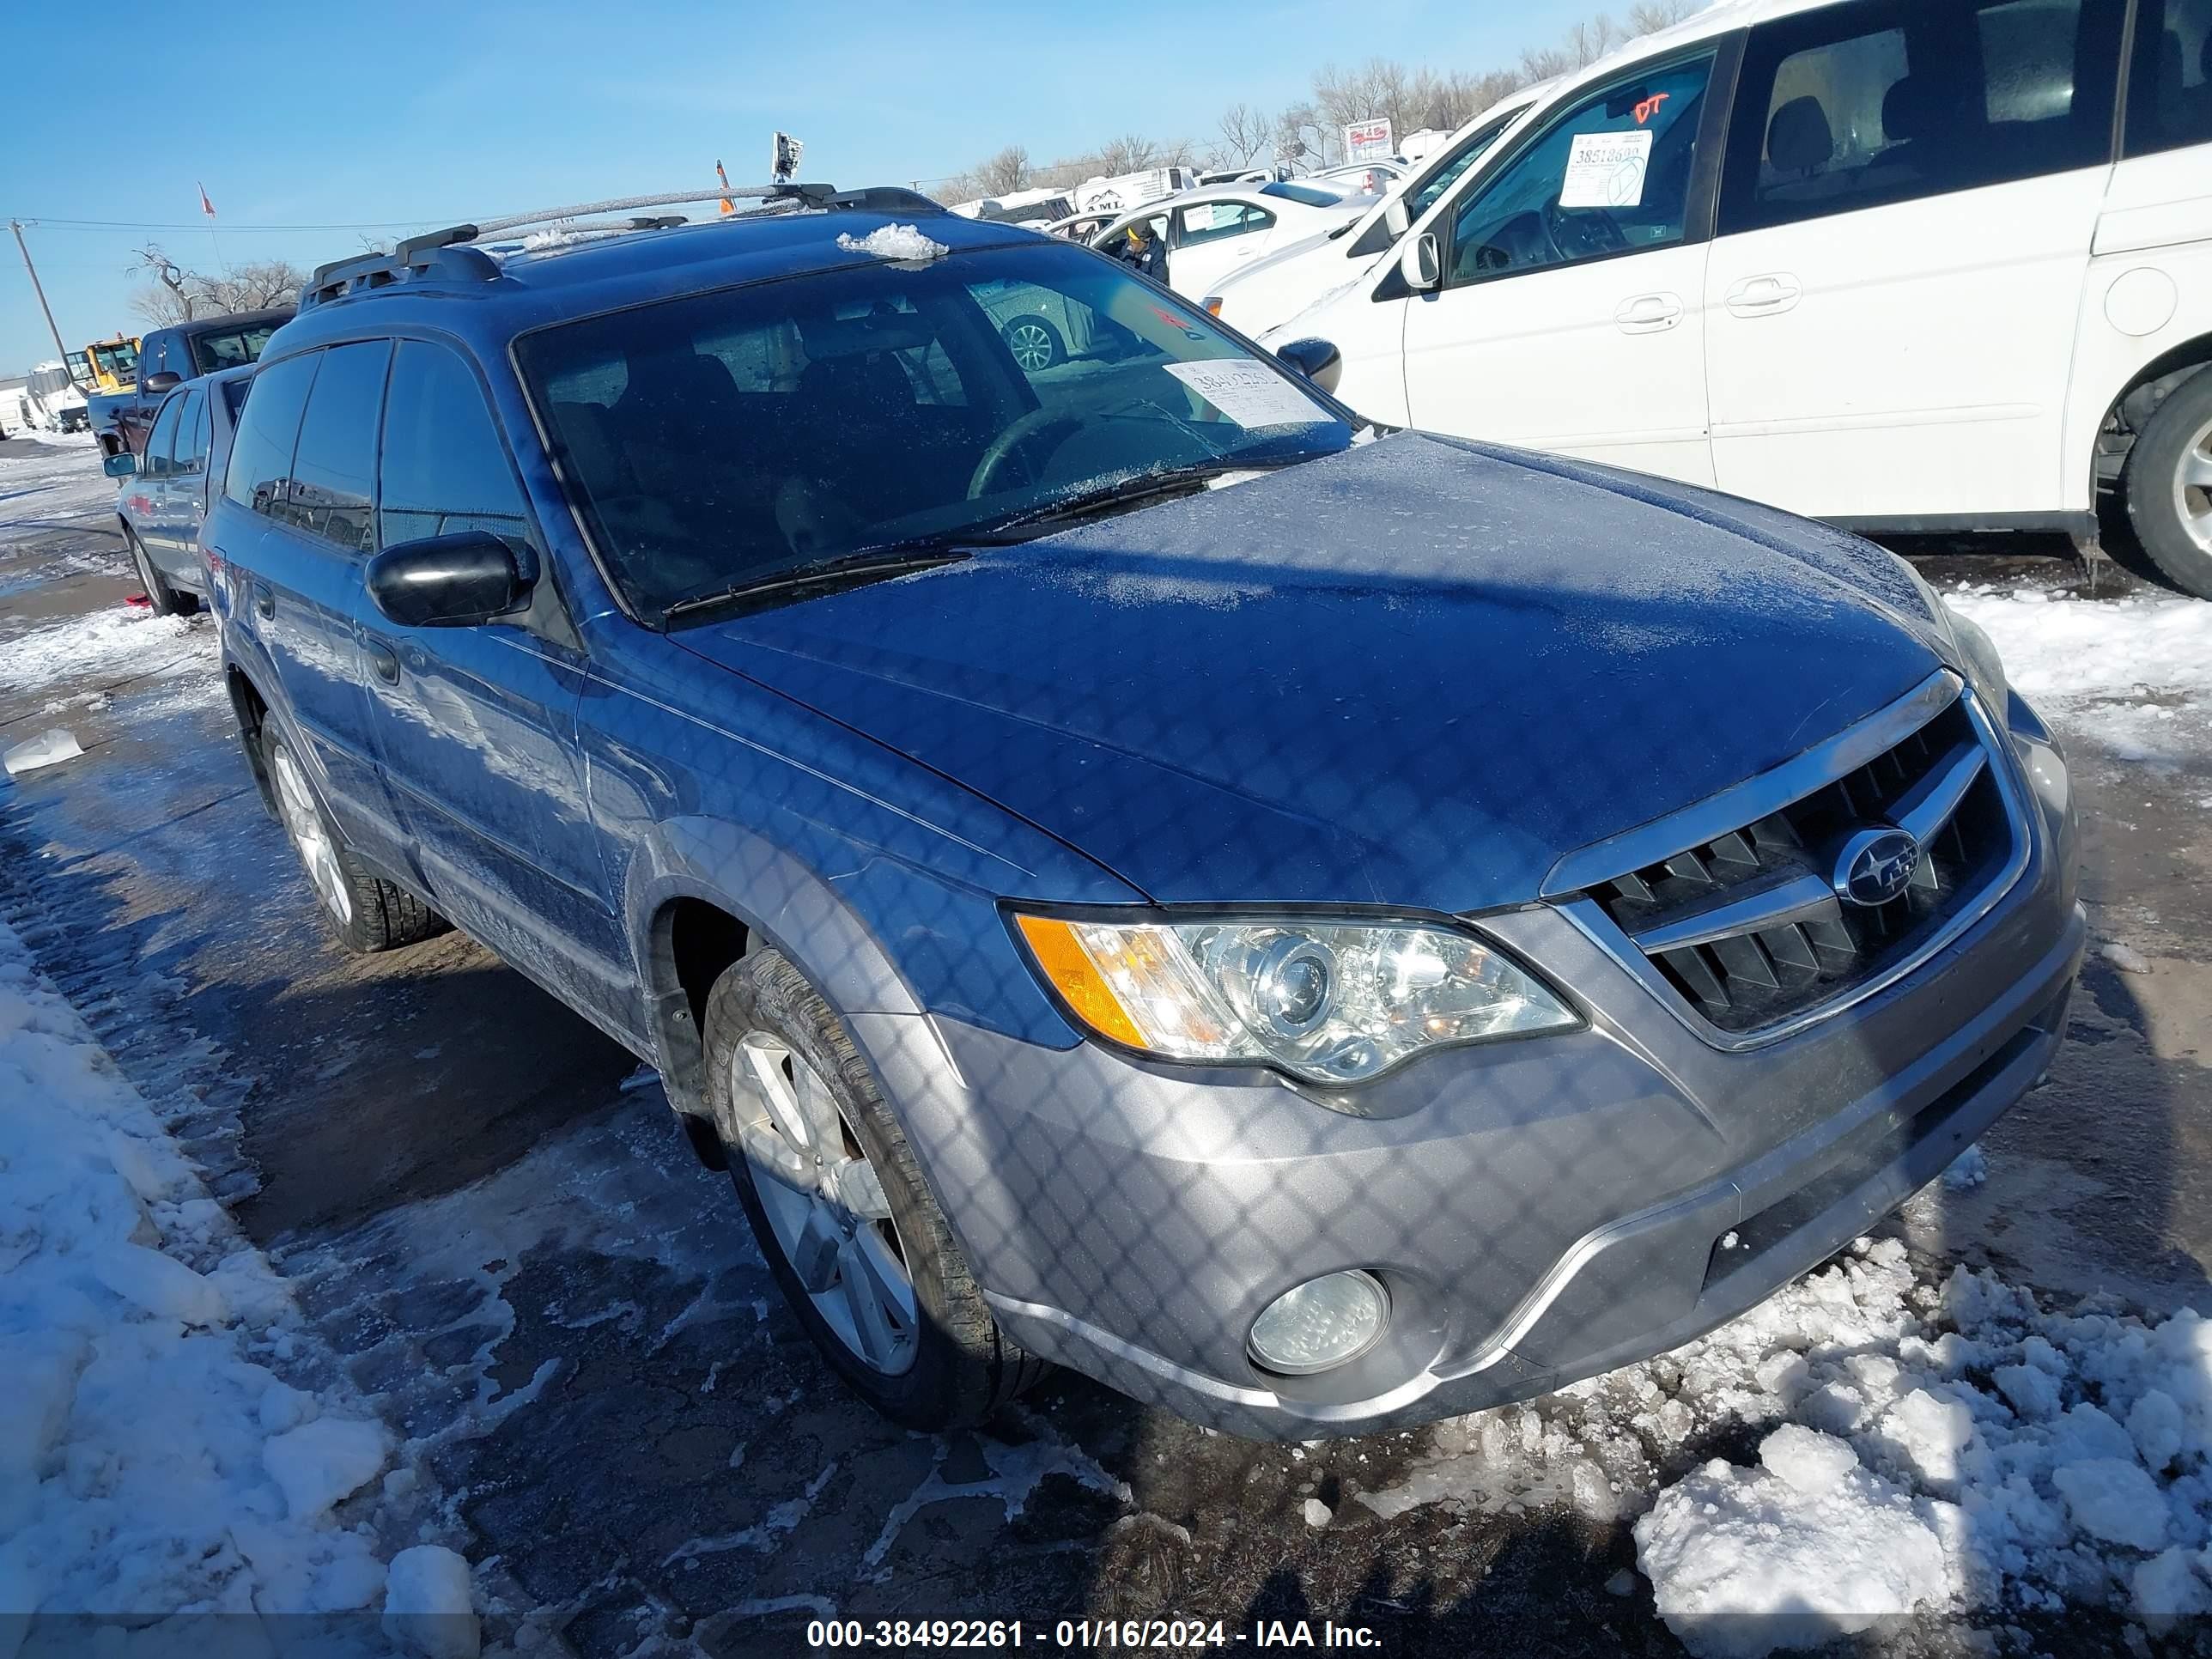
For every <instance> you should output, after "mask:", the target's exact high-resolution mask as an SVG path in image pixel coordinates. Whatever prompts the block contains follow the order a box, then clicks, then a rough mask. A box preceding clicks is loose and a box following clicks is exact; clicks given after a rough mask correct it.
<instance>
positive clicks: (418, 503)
mask: <svg viewBox="0 0 2212 1659" xmlns="http://www.w3.org/2000/svg"><path fill="white" fill-rule="evenodd" d="M253 395H254V398H255V400H256V401H257V402H258V400H259V398H260V396H261V394H260V393H259V392H255V393H254V394H253ZM378 483H379V485H380V495H379V496H378V506H377V520H378V525H379V530H378V539H379V541H380V544H382V545H384V546H386V547H389V546H391V545H392V544H393V543H395V542H411V541H419V540H421V539H422V538H424V537H426V536H451V535H454V534H456V533H458V532H461V531H464V530H488V531H489V532H492V533H493V534H494V535H496V536H505V537H507V538H510V539H512V540H514V541H518V542H519V541H524V540H526V539H528V536H529V523H530V520H529V515H528V513H527V511H526V509H525V507H524V505H523V500H522V487H521V486H520V484H518V483H515V481H514V470H513V467H511V466H510V465H508V464H507V449H506V447H505V446H504V445H502V444H501V442H500V441H499V428H497V427H496V426H495V425H494V424H493V423H492V417H491V410H489V409H488V408H486V407H485V406H484V399H483V392H482V390H480V389H479V388H478V386H477V380H476V376H475V375H474V374H471V372H470V370H469V366H468V365H467V364H466V363H465V362H462V361H461V360H460V359H459V357H457V356H454V355H453V353H452V352H450V351H448V350H447V349H446V348H445V347H443V346H435V345H428V344H426V343H423V342H422V341H420V340H402V341H401V342H400V343H399V349H398V356H396V357H395V358H394V359H393V360H392V390H391V392H390V394H389V395H388V396H387V397H386V399H385V406H384V462H383V470H382V472H381V475H380V477H379V480H378Z"/></svg>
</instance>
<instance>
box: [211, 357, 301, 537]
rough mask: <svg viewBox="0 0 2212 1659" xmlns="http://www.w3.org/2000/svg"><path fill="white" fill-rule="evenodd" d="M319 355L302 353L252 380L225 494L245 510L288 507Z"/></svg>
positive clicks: (262, 370) (260, 371)
mask: <svg viewBox="0 0 2212 1659" xmlns="http://www.w3.org/2000/svg"><path fill="white" fill-rule="evenodd" d="M321 358H322V354H321V353H319V352H313V351H308V352H302V353H301V355H300V356H297V357H287V358H286V359H284V361H283V362H281V363H271V364H270V366H269V367H268V368H260V369H256V370H255V371H254V374H253V396H252V398H250V399H249V400H248V401H247V403H246V414H245V416H244V417H243V418H242V419H240V422H239V423H238V433H237V435H236V436H234V438H233V439H232V440H231V444H230V471H229V472H228V475H227V476H226V477H225V478H224V480H223V486H222V493H223V494H224V495H228V497H230V499H231V500H232V501H236V502H237V503H238V504H239V505H240V507H252V509H253V510H254V511H255V512H256V513H273V512H274V511H275V510H276V508H277V507H279V506H281V505H283V501H284V487H285V485H286V484H287V483H289V481H290V479H291V477H292V451H293V449H294V447H295V446H296V445H297V444H298V442H299V441H300V416H301V411H302V410H305V409H306V408H307V388H308V387H309V386H313V384H314V382H315V368H316V366H317V364H318V363H319V362H321Z"/></svg>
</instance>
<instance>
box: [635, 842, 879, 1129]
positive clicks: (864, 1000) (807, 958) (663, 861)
mask: <svg viewBox="0 0 2212 1659" xmlns="http://www.w3.org/2000/svg"><path fill="white" fill-rule="evenodd" d="M653 842H654V844H653V848H652V850H651V853H650V854H648V855H647V856H643V857H641V858H639V859H638V860H635V861H634V864H633V870H634V872H638V873H637V875H636V878H635V879H634V880H633V882H632V884H631V893H630V896H629V902H628V904H627V906H626V908H627V909H628V910H629V915H631V917H632V918H633V921H632V927H631V931H632V933H633V938H634V942H635V950H636V954H637V960H638V964H639V970H640V973H641V977H642V980H643V986H644V991H645V1005H646V1018H647V1024H648V1027H649V1029H650V1031H651V1035H652V1037H653V1047H654V1052H655V1054H657V1055H658V1057H659V1063H660V1073H661V1080H662V1083H663V1085H664V1087H665V1090H666V1092H667V1095H668V1101H669V1104H670V1105H671V1106H672V1107H674V1108H675V1109H676V1110H677V1111H678V1113H679V1114H681V1115H684V1116H685V1117H687V1118H690V1117H696V1115H698V1114H700V1113H702V1112H703V1111H704V1110H705V1102H706V1077H705V1066H706V1051H705V1042H704V1034H703V1031H702V1020H703V1018H704V1015H705V1012H706V1006H707V997H708V993H709V992H711V991H712V990H713V989H714V981H715V980H716V979H718V978H720V975H722V974H723V972H724V971H726V969H728V968H729V967H730V966H731V964H732V963H736V962H738V961H741V960H743V959H744V957H746V956H748V955H750V954H751V953H752V952H753V951H759V950H763V949H773V950H775V951H780V952H781V953H782V955H783V956H784V957H787V959H788V960H789V961H790V963H792V965H793V967H794V968H796V969H798V970H799V973H801V974H802V975H805V977H806V979H807V981H809V982H810V983H811V984H812V985H813V986H814V987H816V988H817V990H819V991H820V992H821V993H822V994H823V996H825V997H827V998H828V999H829V1004H830V1006H832V1007H833V1008H835V1009H836V1010H837V1011H838V1012H839V1013H840V1014H841V1015H853V1014H873V1013H892V1014H919V1013H920V1012H921V1004H920V1003H919V1001H918V1000H916V998H915V995H914V994H913V992H912V990H911V989H910V988H909V987H908V985H907V983H906V981H905V980H904V978H903V977H902V975H900V974H899V973H898V971H897V970H896V969H895V968H894V967H893V966H892V965H891V961H890V955H889V954H888V952H886V951H884V948H883V947H882V945H880V944H879V943H878V941H877V939H876V938H875V935H874V934H873V933H872V932H871V931H870V929H869V928H868V927H867V925H866V923H865V922H864V921H862V920H861V919H860V916H859V915H857V914H856V913H855V912H854V909H853V908H852V907H851V906H850V905H849V904H848V903H846V902H845V901H844V900H843V899H842V898H841V897H840V896H838V895H837V894H836V891H835V890H834V889H833V887H832V886H831V884H829V882H828V881H826V880H824V879H823V878H822V877H820V876H819V875H817V873H816V872H813V871H811V870H810V869H808V868H807V867H806V866H805V865H803V864H801V863H800V862H799V860H797V859H795V858H793V857H792V856H791V854H788V853H787V852H785V851H784V850H782V849H781V848H776V847H774V846H771V845H770V844H769V842H766V841H765V840H764V839H763V838H762V837H760V836H757V835H755V834H753V833H752V832H750V831H749V830H745V829H739V828H738V827H736V826H734V825H731V824H728V823H713V822H709V821H706V820H697V819H683V820H675V821H671V822H670V823H663V824H661V825H659V827H658V829H657V831H656V834H655V836H654V837H653Z"/></svg>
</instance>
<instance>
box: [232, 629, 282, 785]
mask: <svg viewBox="0 0 2212 1659" xmlns="http://www.w3.org/2000/svg"><path fill="white" fill-rule="evenodd" d="M222 681H223V689H224V690H226V691H228V693H229V694H230V708H231V713H232V714H234V716H236V718H237V721H238V742H239V746H240V748H241V749H243V750H245V751H246V765H247V766H248V767H249V768H251V769H252V773H253V782H254V787H256V788H258V789H259V790H260V792H261V805H262V806H263V808H264V810H265V811H267V812H268V814H269V816H270V817H272V818H273V817H276V785H275V784H274V783H272V782H270V778H269V763H268V761H267V760H266V759H265V758H264V757H263V755H262V752H261V728H262V727H263V726H265V725H266V724H267V723H268V720H269V699H268V698H267V697H266V696H263V695H262V691H261V688H260V687H259V686H258V685H257V684H254V680H253V677H252V675H251V674H249V673H248V672H246V670H245V669H244V668H242V667H240V665H238V664H236V663H234V662H227V663H225V664H224V665H223V670H222Z"/></svg>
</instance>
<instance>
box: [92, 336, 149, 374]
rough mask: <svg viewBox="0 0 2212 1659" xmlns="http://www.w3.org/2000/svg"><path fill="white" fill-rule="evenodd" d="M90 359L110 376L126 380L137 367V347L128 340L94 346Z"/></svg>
mask: <svg viewBox="0 0 2212 1659" xmlns="http://www.w3.org/2000/svg"><path fill="white" fill-rule="evenodd" d="M92 361H93V362H94V363H96V364H98V365H99V366H100V371H101V372H102V373H103V374H107V375H108V376H110V377H111V378H112V379H115V380H128V379H129V378H130V376H131V374H132V372H133V371H135V370H136V369H137V367H138V348H137V346H135V345H132V344H131V342H130V341H128V340H119V341H118V342H117V343H115V344H113V345H99V346H94V347H93V349H92Z"/></svg>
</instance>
